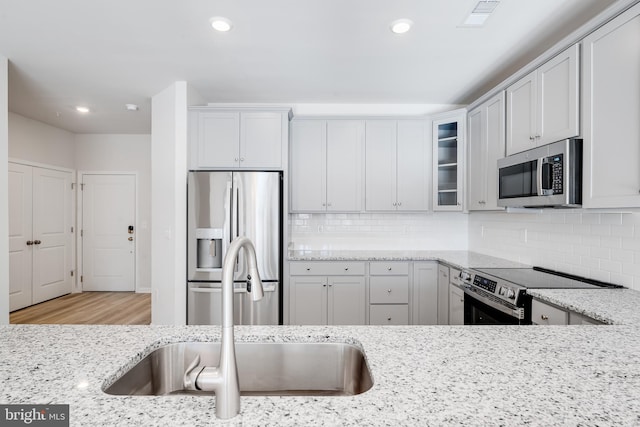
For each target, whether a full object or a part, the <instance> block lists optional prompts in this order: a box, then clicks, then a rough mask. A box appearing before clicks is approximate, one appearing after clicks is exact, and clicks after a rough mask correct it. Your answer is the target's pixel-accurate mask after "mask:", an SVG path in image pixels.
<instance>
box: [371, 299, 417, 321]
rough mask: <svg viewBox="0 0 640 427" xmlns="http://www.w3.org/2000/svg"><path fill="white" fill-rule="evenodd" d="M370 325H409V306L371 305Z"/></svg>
mask: <svg viewBox="0 0 640 427" xmlns="http://www.w3.org/2000/svg"><path fill="white" fill-rule="evenodd" d="M369 324H371V325H408V324H409V306H408V305H406V304H401V305H387V304H380V305H371V306H369Z"/></svg>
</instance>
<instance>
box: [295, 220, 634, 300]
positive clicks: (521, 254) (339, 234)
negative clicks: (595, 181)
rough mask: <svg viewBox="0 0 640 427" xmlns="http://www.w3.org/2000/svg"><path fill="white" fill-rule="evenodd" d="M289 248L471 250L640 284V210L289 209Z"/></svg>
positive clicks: (597, 277)
mask: <svg viewBox="0 0 640 427" xmlns="http://www.w3.org/2000/svg"><path fill="white" fill-rule="evenodd" d="M289 232H290V243H289V248H290V249H312V250H323V249H324V250H358V249H362V250H467V249H468V250H472V251H475V252H479V253H483V254H486V255H493V256H497V257H500V258H505V259H509V260H512V261H519V262H523V263H526V264H530V265H539V266H542V267H547V268H551V269H555V270H559V271H565V272H568V273H573V274H577V275H580V276H586V277H591V278H594V279H598V280H603V281H607V282H613V283H618V284H621V285H623V286H627V287H629V288H632V289H636V290H639V291H640V209H635V210H631V211H630V212H626V213H613V212H594V213H592V212H585V211H584V210H558V211H553V210H544V211H532V212H509V213H507V212H472V213H470V214H461V213H450V212H436V213H429V214H419V213H415V214H409V213H401V214H395V213H361V214H329V213H327V214H290V215H289Z"/></svg>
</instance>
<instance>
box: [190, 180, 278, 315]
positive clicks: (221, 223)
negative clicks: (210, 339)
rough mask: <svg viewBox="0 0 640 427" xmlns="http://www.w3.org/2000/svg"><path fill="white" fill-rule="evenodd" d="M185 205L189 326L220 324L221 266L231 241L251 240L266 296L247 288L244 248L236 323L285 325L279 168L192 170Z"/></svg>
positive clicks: (237, 277) (238, 265)
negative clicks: (252, 294) (257, 295)
mask: <svg viewBox="0 0 640 427" xmlns="http://www.w3.org/2000/svg"><path fill="white" fill-rule="evenodd" d="M187 193H188V206H187V275H188V277H187V294H188V296H187V324H189V325H216V324H220V323H221V321H222V320H221V319H222V317H221V313H220V311H221V309H222V299H221V296H222V293H221V281H222V265H223V261H224V256H225V254H226V251H227V249H228V248H229V245H230V243H231V241H232V240H233V239H234V238H235V237H237V236H246V237H248V238H249V239H251V241H252V242H253V244H254V246H255V249H256V257H257V261H258V272H259V273H260V278H261V279H262V282H263V286H264V291H265V292H264V298H263V299H262V300H260V301H256V302H253V301H251V299H250V298H249V296H248V294H247V292H246V281H247V274H248V270H247V266H246V261H245V257H246V255H245V254H244V249H242V250H241V251H240V254H239V257H238V261H237V262H236V263H235V267H234V268H235V273H234V292H235V296H234V322H235V324H238V325H277V324H282V289H281V283H282V280H281V272H282V217H281V207H282V197H281V196H282V174H281V172H236V171H233V172H231V171H221V172H209V171H195V172H189V179H188V188H187Z"/></svg>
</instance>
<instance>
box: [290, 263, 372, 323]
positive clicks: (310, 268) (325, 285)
mask: <svg viewBox="0 0 640 427" xmlns="http://www.w3.org/2000/svg"><path fill="white" fill-rule="evenodd" d="M290 270H291V277H290V280H289V286H290V294H289V295H290V302H291V306H290V323H291V324H294V325H364V324H366V312H365V310H366V285H365V276H364V274H365V268H364V263H363V262H335V263H333V262H294V263H291V266H290Z"/></svg>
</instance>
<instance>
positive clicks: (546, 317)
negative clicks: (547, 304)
mask: <svg viewBox="0 0 640 427" xmlns="http://www.w3.org/2000/svg"><path fill="white" fill-rule="evenodd" d="M540 318H541V319H542V320H549V316H545V315H544V314H541V315H540Z"/></svg>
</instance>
